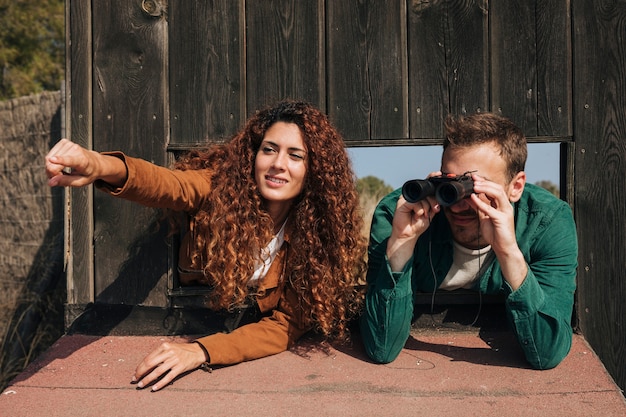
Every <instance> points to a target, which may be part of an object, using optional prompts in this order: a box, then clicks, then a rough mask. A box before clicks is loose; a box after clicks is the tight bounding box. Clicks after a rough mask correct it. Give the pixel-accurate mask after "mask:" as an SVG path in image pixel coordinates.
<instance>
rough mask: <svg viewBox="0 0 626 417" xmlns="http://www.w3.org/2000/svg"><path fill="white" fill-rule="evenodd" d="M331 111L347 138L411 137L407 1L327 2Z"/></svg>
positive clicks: (354, 0) (329, 106) (331, 115)
mask: <svg viewBox="0 0 626 417" xmlns="http://www.w3.org/2000/svg"><path fill="white" fill-rule="evenodd" d="M326 8H327V14H328V16H327V19H328V26H327V39H328V41H327V54H326V55H327V57H328V86H327V89H328V113H329V115H330V117H331V120H332V121H333V122H334V123H335V125H336V126H337V127H338V128H339V130H340V131H341V132H342V133H343V135H344V136H345V137H346V139H347V140H348V141H350V140H367V139H392V138H403V137H407V136H408V113H407V110H408V107H407V106H408V89H407V84H406V82H405V80H406V77H407V71H408V69H407V65H408V63H407V59H408V58H407V53H408V51H407V41H406V6H405V4H404V2H399V1H395V2H385V1H382V0H375V1H374V0H370V1H357V0H346V1H337V2H335V1H332V2H327V5H326Z"/></svg>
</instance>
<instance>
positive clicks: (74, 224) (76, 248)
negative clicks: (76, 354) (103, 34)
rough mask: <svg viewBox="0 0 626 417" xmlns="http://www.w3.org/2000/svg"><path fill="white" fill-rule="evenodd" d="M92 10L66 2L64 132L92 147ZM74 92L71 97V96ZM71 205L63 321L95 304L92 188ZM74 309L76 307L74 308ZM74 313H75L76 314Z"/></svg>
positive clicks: (75, 195) (77, 193)
mask: <svg viewBox="0 0 626 417" xmlns="http://www.w3.org/2000/svg"><path fill="white" fill-rule="evenodd" d="M91 13H92V10H91V8H90V7H88V4H87V3H85V2H80V1H71V2H68V3H67V12H66V14H67V21H68V22H71V24H68V25H67V28H68V29H67V38H68V39H67V40H66V44H67V45H71V48H68V53H67V54H66V56H67V58H66V60H67V64H66V79H67V85H68V87H67V88H66V92H67V93H68V94H69V97H68V98H67V99H66V106H67V109H66V117H68V118H69V120H68V121H67V122H66V124H65V126H66V133H67V135H68V137H70V138H71V139H72V140H73V141H74V142H76V143H78V144H80V145H82V146H84V147H86V148H87V149H92V148H93V136H92V134H93V125H92V123H93V113H92V111H93V109H92V107H91V96H92V77H91V74H92V50H91V43H92V42H91V41H92V38H91V35H92V26H91V25H92V17H91ZM72 92H73V94H72ZM68 198H69V200H70V201H71V204H72V206H71V207H72V208H73V210H72V212H71V218H70V220H69V233H68V236H67V237H66V239H65V240H66V242H67V245H68V248H67V251H68V252H69V256H68V259H67V304H68V306H69V307H68V309H67V311H66V317H67V318H66V320H67V321H68V322H71V321H73V319H74V318H75V316H76V315H78V314H80V312H81V311H80V310H81V306H84V305H86V304H88V303H91V302H93V301H94V289H93V286H94V281H95V277H94V268H93V188H92V187H85V188H77V189H72V190H71V191H70V192H69V197H68ZM73 306H76V308H73ZM75 310H76V311H75Z"/></svg>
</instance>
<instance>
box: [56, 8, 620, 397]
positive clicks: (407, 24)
mask: <svg viewBox="0 0 626 417" xmlns="http://www.w3.org/2000/svg"><path fill="white" fill-rule="evenodd" d="M624 9H625V7H624V5H623V2H614V1H608V0H606V1H602V0H601V1H597V2H593V3H591V2H585V1H583V0H559V1H550V2H546V1H541V0H533V1H523V2H520V1H515V0H495V1H487V0H439V1H430V2H425V1H420V0H387V1H384V0H367V1H364V0H341V1H331V0H298V1H295V0H264V1H263V2H251V1H248V2H246V1H243V0H239V1H236V0H207V1H201V2H200V1H199V2H193V1H182V0H169V1H166V0H93V1H91V2H83V1H78V0H69V1H68V2H67V12H68V19H67V22H68V54H67V56H68V66H67V68H68V77H67V79H68V84H69V88H68V92H69V97H68V105H69V110H68V117H69V120H68V129H69V130H70V134H71V138H72V139H73V140H74V141H76V142H78V143H81V144H83V145H85V146H87V147H89V148H93V149H96V150H100V151H101V150H110V149H120V150H123V151H125V152H127V153H128V154H130V155H133V156H140V157H143V158H145V159H148V160H151V161H153V162H155V163H158V164H167V163H168V161H171V159H172V153H173V152H174V151H178V150H184V149H188V148H190V147H193V146H198V145H201V144H203V143H206V141H219V140H224V139H227V138H228V137H229V136H230V135H232V134H233V133H234V132H235V131H236V130H237V129H238V128H239V127H240V126H241V125H242V123H243V122H244V121H245V120H246V119H247V117H248V116H249V115H250V114H251V113H252V112H253V111H254V110H256V109H257V108H259V107H260V106H263V105H265V104H269V103H272V102H274V101H276V100H278V99H281V98H284V97H293V98H301V99H305V100H309V101H311V102H313V103H314V104H316V105H317V106H318V107H320V108H321V109H323V110H324V111H326V112H327V113H328V114H329V116H330V118H331V120H332V121H333V123H334V124H335V125H336V126H337V127H338V128H339V130H340V131H341V132H342V133H343V134H344V136H345V138H346V140H347V144H348V146H386V145H390V146H394V145H397V146H400V145H406V144H418V145H432V144H439V143H440V142H441V136H442V131H443V119H444V117H445V116H446V115H447V114H448V113H455V114H458V113H470V112H474V111H485V110H489V111H495V112H499V113H501V114H503V115H505V116H508V117H510V118H511V119H513V120H514V121H515V122H516V123H517V124H518V125H520V126H521V127H522V128H523V129H524V131H525V132H526V134H527V136H528V137H529V140H530V141H531V142H558V143H561V144H562V150H563V152H562V160H561V172H562V174H561V178H562V181H561V182H562V189H563V195H564V196H565V197H566V199H567V200H568V201H569V202H570V204H572V205H573V206H574V209H575V216H576V221H577V223H578V227H579V237H580V241H581V257H580V263H581V271H580V274H579V288H580V289H579V292H578V304H577V316H578V319H579V321H580V327H581V328H582V329H583V331H584V332H585V334H588V335H589V340H590V341H591V342H592V345H593V346H594V348H595V349H596V350H597V351H598V352H599V353H600V355H601V357H602V358H603V360H604V359H605V358H606V363H607V364H608V365H607V368H609V370H612V372H617V374H619V375H620V377H619V378H621V379H620V380H621V383H622V386H624V385H625V381H624V379H626V377H625V376H624V374H623V372H624V371H623V369H624V366H623V363H621V368H620V359H619V358H621V357H623V356H624V343H623V340H626V334H625V333H626V332H625V331H624V323H623V319H624V310H623V307H622V304H621V298H624V296H626V284H624V280H623V279H622V274H623V273H622V270H623V269H624V260H623V259H624V258H623V256H622V254H623V253H624V249H625V243H624V239H623V236H624V235H625V234H624V226H623V224H622V223H619V218H620V214H623V212H624V205H623V198H620V195H621V193H620V191H622V190H623V188H624V187H623V186H621V184H622V183H621V182H619V181H617V180H616V179H618V178H623V177H624V175H623V174H624V167H623V164H622V163H621V162H622V159H623V157H624V155H625V152H624V146H623V145H622V143H623V142H622V140H621V136H622V133H623V130H624V129H625V128H626V124H625V123H626V121H625V120H624V108H626V107H625V106H624V105H623V104H624V103H622V102H621V101H623V100H624V98H623V92H624V91H625V88H624V74H623V69H624V68H625V67H626V66H625V65H624V50H623V48H622V46H621V45H622V44H623V36H624V27H623V22H624V21H625V20H624V13H625V11H624ZM70 41H71V42H70ZM555 163H557V162H556V161H555ZM72 207H73V211H72V230H71V245H72V257H73V259H72V260H71V262H70V270H69V272H70V274H69V275H70V279H69V295H68V309H69V310H71V309H72V308H74V307H76V308H77V309H78V312H80V310H81V308H82V306H84V305H86V304H88V303H91V302H95V303H102V304H125V305H145V306H155V307H167V306H170V305H171V303H172V297H171V296H172V294H173V293H175V292H176V291H178V289H177V288H174V287H175V279H174V278H173V274H172V264H173V256H172V253H173V251H172V249H171V248H169V247H168V244H169V243H170V242H169V241H168V240H167V239H166V238H165V231H164V230H161V229H158V227H157V223H156V213H155V212H154V211H152V210H147V209H144V208H141V207H136V206H134V205H132V204H129V203H126V202H123V201H117V200H113V199H111V198H108V197H107V196H104V195H102V194H101V193H93V194H92V191H91V190H90V189H85V190H75V191H73V206H72ZM599 219H600V220H601V221H598V220H599ZM607 240H609V242H607ZM607 247H608V249H607ZM71 316H72V314H70V317H69V319H70V320H71ZM587 332H588V333H587ZM618 341H621V343H620V342H618ZM616 369H621V370H620V371H616Z"/></svg>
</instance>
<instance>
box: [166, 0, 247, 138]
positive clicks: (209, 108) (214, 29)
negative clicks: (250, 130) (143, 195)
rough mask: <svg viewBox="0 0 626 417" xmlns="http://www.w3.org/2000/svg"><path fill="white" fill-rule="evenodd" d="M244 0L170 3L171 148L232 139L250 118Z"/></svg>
mask: <svg viewBox="0 0 626 417" xmlns="http://www.w3.org/2000/svg"><path fill="white" fill-rule="evenodd" d="M243 19H244V16H243V1H233V0H210V1H184V2H169V8H168V20H169V42H168V47H169V56H170V59H169V62H170V66H169V73H170V79H169V91H168V93H169V96H170V109H171V135H172V136H171V138H170V144H172V145H174V146H178V145H180V144H197V143H206V140H207V139H209V140H219V139H225V138H229V137H230V136H232V135H233V134H234V133H235V132H236V131H237V129H238V128H239V127H240V126H241V124H242V123H243V122H244V120H245V118H246V112H245V80H244V77H245V61H244V57H243V56H242V54H243V49H244V46H243V41H244V29H243V26H244V20H243Z"/></svg>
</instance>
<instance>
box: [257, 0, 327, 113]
mask: <svg viewBox="0 0 626 417" xmlns="http://www.w3.org/2000/svg"><path fill="white" fill-rule="evenodd" d="M246 27H247V30H246V79H247V82H246V90H247V94H246V96H247V97H246V98H247V110H248V114H249V115H250V114H252V112H254V111H255V110H257V109H259V108H261V107H264V106H266V105H269V104H273V103H274V102H276V101H278V100H282V99H284V98H294V99H301V100H306V101H309V102H311V103H313V104H315V105H316V106H318V107H320V108H321V109H322V110H324V109H325V105H326V103H325V100H326V95H325V59H324V2H323V0H306V1H292V0H271V1H270V0H267V1H262V2H261V1H252V2H246Z"/></svg>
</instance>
